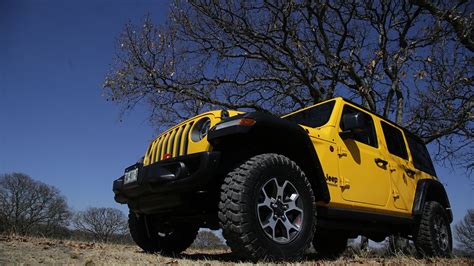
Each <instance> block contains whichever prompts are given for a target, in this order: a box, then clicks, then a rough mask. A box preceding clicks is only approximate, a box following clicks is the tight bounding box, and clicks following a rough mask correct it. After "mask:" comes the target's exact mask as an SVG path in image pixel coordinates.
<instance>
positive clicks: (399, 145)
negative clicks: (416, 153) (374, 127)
mask: <svg viewBox="0 0 474 266" xmlns="http://www.w3.org/2000/svg"><path fill="white" fill-rule="evenodd" d="M382 130H383V135H384V136H385V142H386V144H387V148H388V151H389V152H390V153H391V154H393V155H396V156H398V157H400V158H403V159H405V160H408V153H407V147H406V146H405V141H404V140H403V134H402V132H401V131H400V130H399V129H398V128H396V127H393V126H391V125H389V124H387V123H385V122H383V121H382Z"/></svg>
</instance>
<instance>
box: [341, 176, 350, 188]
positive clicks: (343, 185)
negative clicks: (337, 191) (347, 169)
mask: <svg viewBox="0 0 474 266" xmlns="http://www.w3.org/2000/svg"><path fill="white" fill-rule="evenodd" d="M340 179H341V184H340V185H339V186H340V187H341V188H350V187H351V184H350V180H349V179H348V178H344V177H342V176H341V177H340Z"/></svg>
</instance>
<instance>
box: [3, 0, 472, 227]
mask: <svg viewBox="0 0 474 266" xmlns="http://www.w3.org/2000/svg"><path fill="white" fill-rule="evenodd" d="M167 10H168V2H167V1H156V0H135V1H132V0H130V1H125V0H102V1H91V0H90V1H53V0H51V1H43V0H37V1H33V0H30V1H16V0H2V1H0V173H9V172H14V171H17V172H24V173H26V174H29V175H30V176H32V177H33V178H35V179H37V180H41V181H43V182H45V183H48V184H51V185H54V186H56V187H58V188H59V189H60V190H61V191H62V193H63V194H64V195H65V196H66V197H67V199H68V201H69V204H70V205H71V207H72V208H73V209H74V210H81V209H84V208H86V207H88V206H111V207H118V208H121V209H122V210H124V211H126V207H125V206H123V205H122V206H120V205H118V204H116V203H115V202H114V201H113V193H112V191H111V186H112V181H113V180H114V179H115V178H117V177H119V176H120V175H122V173H123V169H124V168H125V167H126V166H128V165H130V164H133V163H134V162H135V161H136V160H137V159H138V158H140V157H141V156H142V155H143V153H144V152H145V150H146V147H147V145H148V142H149V141H150V140H151V139H152V138H153V136H154V134H155V132H154V130H153V128H152V127H151V126H150V125H149V124H148V122H147V113H146V108H138V109H137V110H136V111H134V112H132V113H130V114H128V115H126V116H125V117H123V121H120V116H119V107H118V106H116V105H114V104H113V103H110V102H106V101H105V98H104V97H102V95H101V94H102V83H103V80H104V76H105V73H106V72H107V71H108V69H109V65H110V64H111V63H112V59H113V55H114V53H115V48H114V47H115V41H116V38H117V37H118V35H119V33H120V32H121V30H122V28H123V26H124V24H125V23H126V22H128V21H129V20H131V21H132V22H134V23H140V22H141V20H142V19H143V17H144V16H145V14H147V13H150V14H151V16H152V18H153V20H154V21H155V22H156V23H160V22H163V21H164V20H165V18H166V13H167ZM437 172H438V175H439V176H440V178H441V180H442V182H443V183H444V184H445V185H446V189H447V191H448V194H449V198H450V200H451V204H452V205H453V212H454V216H455V220H456V221H457V220H459V219H461V218H462V217H463V215H464V214H465V211H466V209H467V208H474V193H473V190H474V187H473V186H472V183H470V182H469V180H468V179H467V178H466V177H465V176H464V173H463V171H453V170H451V169H449V168H444V167H441V166H439V165H438V166H437Z"/></svg>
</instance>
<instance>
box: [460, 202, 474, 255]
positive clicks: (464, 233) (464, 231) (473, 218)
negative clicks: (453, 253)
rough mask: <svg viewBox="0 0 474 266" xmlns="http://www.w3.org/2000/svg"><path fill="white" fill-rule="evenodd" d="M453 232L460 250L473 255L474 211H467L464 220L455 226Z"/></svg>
mask: <svg viewBox="0 0 474 266" xmlns="http://www.w3.org/2000/svg"><path fill="white" fill-rule="evenodd" d="M455 232H456V234H455V237H456V240H457V241H459V243H460V244H461V248H462V249H463V250H465V251H466V252H468V253H469V254H471V255H474V209H469V210H467V213H466V215H465V216H464V218H463V219H462V220H461V221H459V223H457V224H456V227H455Z"/></svg>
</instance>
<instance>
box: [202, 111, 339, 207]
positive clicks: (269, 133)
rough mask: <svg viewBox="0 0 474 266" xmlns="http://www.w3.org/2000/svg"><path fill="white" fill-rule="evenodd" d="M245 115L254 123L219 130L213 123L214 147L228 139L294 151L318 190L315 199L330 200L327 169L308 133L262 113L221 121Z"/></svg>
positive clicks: (211, 136)
mask: <svg viewBox="0 0 474 266" xmlns="http://www.w3.org/2000/svg"><path fill="white" fill-rule="evenodd" d="M244 118H245V119H250V120H253V121H255V122H254V123H253V124H252V125H248V124H247V125H239V124H236V125H233V126H229V127H226V128H218V129H216V127H217V126H214V127H213V128H211V129H210V131H209V134H208V136H207V139H208V141H209V142H210V143H211V145H213V146H214V147H216V146H218V145H222V144H223V143H226V142H227V143H229V142H230V143H232V142H233V143H235V142H238V141H244V142H253V143H259V144H261V143H269V144H271V145H270V146H272V149H287V150H292V151H294V152H295V155H296V156H290V159H292V160H294V161H296V162H297V163H298V165H299V166H300V167H301V168H302V169H303V170H304V171H305V174H306V175H307V176H308V179H309V181H310V183H311V184H312V185H313V189H316V191H315V193H316V195H315V196H316V199H317V200H318V201H323V202H326V203H328V202H329V201H330V194H329V189H328V187H327V183H326V179H325V178H324V171H323V168H322V166H321V163H320V160H319V157H318V155H317V153H316V150H315V149H314V146H313V143H312V142H311V139H310V137H309V135H308V132H306V131H305V130H304V129H303V128H302V127H301V126H299V125H298V124H296V123H294V122H291V121H288V120H285V119H282V118H280V117H276V116H273V115H270V114H267V113H262V112H254V113H246V114H243V115H238V116H234V117H230V118H228V119H225V120H223V121H222V122H223V123H225V122H229V121H234V120H239V119H244ZM282 140H283V141H282ZM288 140H290V141H288ZM272 151H273V150H272ZM295 157H296V158H295Z"/></svg>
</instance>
